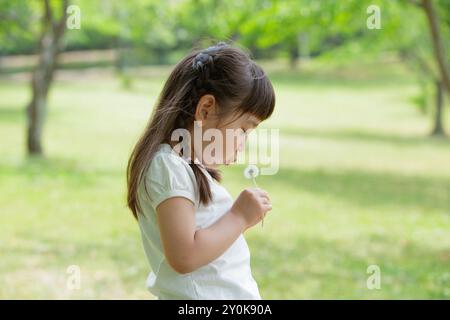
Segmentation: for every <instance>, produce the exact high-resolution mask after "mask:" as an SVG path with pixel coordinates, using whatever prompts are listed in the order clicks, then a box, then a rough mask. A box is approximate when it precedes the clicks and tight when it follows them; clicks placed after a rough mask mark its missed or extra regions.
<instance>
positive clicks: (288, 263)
mask: <svg viewBox="0 0 450 320" xmlns="http://www.w3.org/2000/svg"><path fill="white" fill-rule="evenodd" d="M398 240H399V239H395V238H393V237H383V238H380V237H378V236H376V235H375V236H372V235H370V234H367V235H365V236H364V238H362V239H350V240H347V241H346V242H341V241H327V240H324V239H322V238H320V235H317V238H309V237H305V236H302V235H301V232H299V233H298V234H293V235H291V237H290V240H289V241H288V242H286V241H279V240H274V239H270V238H268V237H265V236H263V235H257V236H253V237H251V238H250V239H249V243H250V246H251V249H252V269H253V271H254V274H255V276H256V277H257V280H258V281H260V284H261V287H263V288H264V287H267V288H268V289H270V294H271V295H272V296H276V298H287V299H295V298H338V299H339V298H341V299H343V298H346V297H347V298H360V297H358V296H359V295H363V296H370V295H373V293H374V292H370V291H369V290H368V289H367V287H366V280H367V277H368V274H367V273H366V270H367V267H368V266H369V265H372V264H375V265H378V266H379V267H380V269H381V272H382V280H383V283H382V285H383V289H384V290H383V291H382V292H379V293H380V295H381V296H384V297H386V296H388V297H397V298H407V296H408V295H409V296H410V297H416V298H417V297H422V298H427V297H428V298H437V297H441V298H442V297H444V290H445V288H446V287H447V286H448V284H449V283H448V280H445V278H444V277H443V275H444V273H445V272H446V269H447V267H446V266H447V265H448V260H449V259H448V257H449V251H448V250H447V251H445V250H432V249H430V248H428V247H424V246H420V245H418V244H417V243H411V242H402V243H399V241H398ZM445 282H446V283H445ZM311 284H314V285H311ZM425 284H426V287H425ZM419 287H421V289H420V290H419V289H418V288H419ZM414 288H416V289H415V290H414ZM311 289H312V291H309V290H311ZM411 289H413V290H411ZM375 291H376V290H375ZM298 292H300V293H301V294H303V295H307V296H302V297H296V296H295V295H296V293H297V294H298ZM342 294H343V295H344V296H342Z"/></svg>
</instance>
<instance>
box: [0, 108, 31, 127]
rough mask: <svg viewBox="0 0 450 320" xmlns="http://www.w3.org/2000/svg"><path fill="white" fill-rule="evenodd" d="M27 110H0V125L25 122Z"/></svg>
mask: <svg viewBox="0 0 450 320" xmlns="http://www.w3.org/2000/svg"><path fill="white" fill-rule="evenodd" d="M25 117H26V113H25V108H0V123H1V122H5V123H8V124H9V123H17V122H22V121H23V122H25Z"/></svg>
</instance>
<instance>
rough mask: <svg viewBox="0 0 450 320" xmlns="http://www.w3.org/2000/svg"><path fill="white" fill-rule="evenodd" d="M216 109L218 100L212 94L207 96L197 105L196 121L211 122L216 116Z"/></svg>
mask: <svg viewBox="0 0 450 320" xmlns="http://www.w3.org/2000/svg"><path fill="white" fill-rule="evenodd" d="M216 108H217V104H216V98H215V97H214V96H213V95H212V94H205V95H204V96H202V97H201V98H200V100H199V101H198V103H197V108H196V109H195V121H202V122H203V121H206V120H210V119H211V118H212V117H213V116H214V115H215V114H216Z"/></svg>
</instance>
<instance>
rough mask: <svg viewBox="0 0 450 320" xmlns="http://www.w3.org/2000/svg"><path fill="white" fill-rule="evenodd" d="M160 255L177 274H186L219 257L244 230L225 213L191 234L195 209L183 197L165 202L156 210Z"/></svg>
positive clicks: (236, 216)
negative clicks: (161, 250) (161, 249)
mask: <svg viewBox="0 0 450 320" xmlns="http://www.w3.org/2000/svg"><path fill="white" fill-rule="evenodd" d="M156 211H157V217H158V224H159V229H160V234H161V241H162V244H163V249H164V254H165V256H166V259H167V261H168V263H169V264H170V265H171V266H172V268H173V269H174V270H175V271H176V272H178V273H182V274H184V273H189V272H192V271H194V270H196V269H198V268H199V267H201V266H203V265H206V264H208V263H209V262H211V261H213V260H214V259H216V258H218V257H219V256H220V255H222V254H223V253H224V252H225V251H226V250H227V249H228V248H229V247H230V246H231V245H232V244H233V242H234V241H236V239H237V238H238V237H239V236H240V235H241V233H243V232H244V231H245V229H246V227H247V223H246V221H245V219H244V218H243V217H242V216H241V215H239V214H236V213H235V212H233V211H231V210H230V211H228V212H227V213H226V214H224V215H223V216H222V217H221V218H220V219H219V220H218V221H216V222H215V223H214V224H213V225H211V226H210V227H208V228H205V229H201V230H197V231H196V230H195V208H194V205H193V203H192V202H191V201H189V200H188V199H186V198H183V197H174V198H169V199H167V200H165V201H163V202H162V203H161V204H160V205H159V206H158V207H157V209H156Z"/></svg>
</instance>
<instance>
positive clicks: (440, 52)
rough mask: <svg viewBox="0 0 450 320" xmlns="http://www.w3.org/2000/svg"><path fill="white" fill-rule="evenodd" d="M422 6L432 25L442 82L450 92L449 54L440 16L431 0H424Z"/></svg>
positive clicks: (431, 31)
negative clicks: (442, 33)
mask: <svg viewBox="0 0 450 320" xmlns="http://www.w3.org/2000/svg"><path fill="white" fill-rule="evenodd" d="M422 7H423V9H424V10H425V14H426V16H427V20H428V25H429V27H430V33H431V40H432V42H433V51H434V56H435V59H436V62H437V65H438V68H439V73H440V77H441V84H442V85H443V86H444V88H445V90H446V91H447V92H450V74H449V73H450V72H449V69H448V65H447V54H446V50H445V46H444V43H443V42H442V37H441V33H440V30H439V18H438V15H437V14H436V11H435V9H434V7H433V3H432V1H431V0H422Z"/></svg>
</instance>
